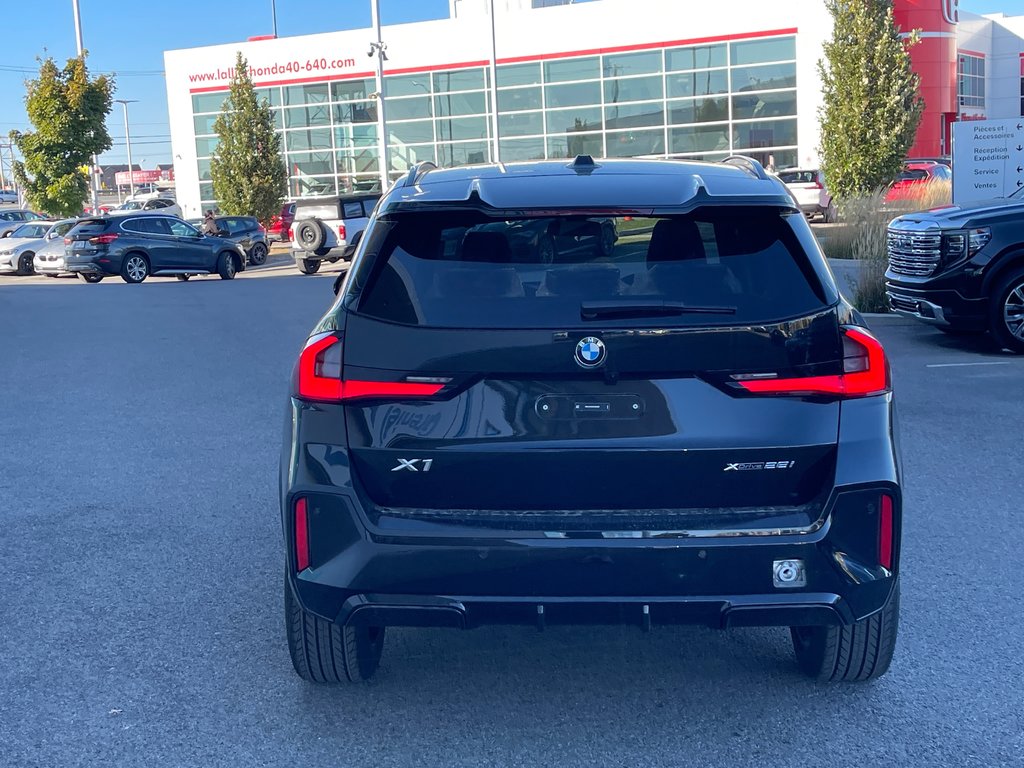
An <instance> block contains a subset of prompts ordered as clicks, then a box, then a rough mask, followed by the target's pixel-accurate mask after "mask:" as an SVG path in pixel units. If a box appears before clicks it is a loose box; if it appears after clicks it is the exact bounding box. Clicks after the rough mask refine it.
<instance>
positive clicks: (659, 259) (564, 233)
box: [349, 207, 826, 328]
mask: <svg viewBox="0 0 1024 768" xmlns="http://www.w3.org/2000/svg"><path fill="white" fill-rule="evenodd" d="M375 252H376V254H377V255H376V256H374V255H373V254H374V253H375ZM366 254H367V256H366V257H365V258H363V259H361V260H360V262H359V266H358V267H357V272H356V274H355V275H354V276H353V281H352V284H351V286H350V289H349V293H350V295H357V296H358V301H357V303H356V305H355V311H357V312H359V313H362V314H365V315H369V316H371V317H375V318H378V319H381V320H387V321H390V322H395V323H403V324H408V325H420V326H430V327H437V328H563V327H567V326H575V327H579V326H587V325H594V324H595V323H599V324H600V325H602V326H622V325H629V326H636V325H641V326H642V325H657V326H661V327H664V326H666V325H696V324H703V325H707V324H709V323H711V324H731V323H750V322H758V323H761V322H768V321H772V320H781V319H784V318H788V317H794V316H798V315H803V314H809V313H811V312H813V311H815V310H818V309H820V308H822V307H823V306H825V305H826V300H825V295H824V290H823V287H822V284H821V282H820V280H819V279H818V277H817V275H816V274H815V272H814V269H813V268H812V266H811V264H810V262H809V260H808V257H807V255H806V254H805V252H804V250H803V248H802V247H801V244H800V242H799V239H798V236H797V233H796V232H795V230H794V228H793V225H792V223H791V221H790V216H789V215H787V214H784V213H781V212H779V211H778V210H775V209H767V208H750V209H743V208H736V207H731V208H729V210H728V211H722V210H720V211H706V212H701V211H698V212H696V213H694V214H692V215H687V216H680V217H661V218H634V217H628V216H625V217H623V216H619V217H583V216H580V217H574V216H567V215H559V216H557V217H534V218H516V219H508V220H494V219H489V218H485V217H482V216H481V215H479V214H476V213H449V214H445V215H443V216H439V215H438V214H436V213H434V214H429V215H428V214H410V213H406V214H397V215H395V216H394V217H393V218H390V219H381V220H380V221H379V222H378V224H377V226H376V227H375V228H374V231H373V234H372V236H371V241H370V243H369V244H368V245H367V248H366ZM350 306H351V305H350ZM694 308H702V310H712V311H702V312H701V313H692V314H691V313H690V311H688V310H691V309H694ZM684 310H685V311H684ZM718 310H721V311H718Z"/></svg>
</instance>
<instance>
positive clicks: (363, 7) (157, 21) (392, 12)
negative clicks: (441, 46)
mask: <svg viewBox="0 0 1024 768" xmlns="http://www.w3.org/2000/svg"><path fill="white" fill-rule="evenodd" d="M694 1H696V2H701V3H702V4H703V3H704V0H694ZM771 1H772V2H785V1H786V0H771ZM818 1H820V0H801V2H818ZM7 2H13V3H15V4H17V5H18V6H19V7H22V8H23V9H24V8H25V5H24V4H23V3H22V2H21V0H7ZM638 2H642V0H638ZM80 5H81V13H82V33H83V38H84V41H85V47H86V48H87V49H88V50H89V54H90V56H89V65H90V67H91V68H92V70H93V71H97V72H99V71H113V72H119V73H121V74H120V75H119V76H118V78H117V93H116V94H115V97H116V98H122V99H137V100H138V103H135V104H132V105H131V107H130V110H131V124H132V154H133V159H134V160H135V162H137V163H140V164H142V165H143V166H144V167H147V168H151V167H153V166H154V165H155V164H156V163H159V162H169V161H170V157H171V151H170V142H169V136H168V131H169V128H168V125H167V95H166V92H165V90H164V81H163V77H162V76H161V75H160V74H159V72H160V70H161V69H162V68H163V52H164V51H165V50H168V49H172V48H190V47H194V46H201V45H214V44H218V43H228V42H233V41H237V40H244V39H246V38H247V37H251V36H253V35H262V34H268V33H270V31H271V18H270V0H170V2H150V1H149V0H80ZM71 7H72V3H71V0H34V1H33V2H32V3H31V7H30V9H27V10H26V12H25V13H24V14H19V16H20V18H18V19H17V20H16V21H15V22H14V23H13V24H10V25H7V26H6V28H5V32H6V34H5V35H4V45H3V46H2V47H0V136H4V137H6V135H7V132H8V131H9V130H11V129H12V128H17V129H19V130H27V129H28V128H29V127H30V126H29V125H28V122H27V120H28V118H27V117H26V115H25V109H24V93H25V89H24V81H25V79H26V78H28V77H31V76H32V75H33V73H34V72H35V68H36V66H37V65H36V57H37V56H46V55H51V56H53V57H54V58H56V59H57V60H58V61H63V60H64V59H66V58H67V57H69V56H73V55H74V54H75V27H74V18H73V16H72V12H71ZM380 7H381V18H382V21H383V23H384V24H401V23H405V22H410V21H421V20H423V19H434V18H443V17H445V16H447V15H448V0H380ZM960 7H961V8H962V9H963V10H966V11H972V12H974V13H992V12H999V11H1002V12H1004V13H1007V14H1011V15H1018V14H1024V0H960ZM369 25H370V0H277V28H278V34H279V35H281V36H282V37H283V36H291V35H302V34H309V33H313V32H328V31H332V30H337V29H355V28H359V27H368V26H369ZM109 125H110V133H111V136H112V137H113V138H114V142H115V146H114V148H113V149H112V150H111V151H110V152H108V153H107V154H106V155H104V157H103V158H101V161H105V162H112V163H117V162H122V163H123V162H126V152H125V147H124V124H123V118H122V113H121V107H120V105H116V104H115V105H114V111H113V112H112V113H111V116H110V119H109Z"/></svg>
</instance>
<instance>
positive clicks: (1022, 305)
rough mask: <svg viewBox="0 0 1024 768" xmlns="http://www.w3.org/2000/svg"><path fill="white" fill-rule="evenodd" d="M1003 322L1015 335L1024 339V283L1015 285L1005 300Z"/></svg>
mask: <svg viewBox="0 0 1024 768" xmlns="http://www.w3.org/2000/svg"><path fill="white" fill-rule="evenodd" d="M1003 322H1004V323H1006V330H1008V331H1009V332H1010V333H1011V334H1012V335H1013V336H1014V337H1016V338H1018V339H1020V340H1021V341H1024V283H1020V284H1018V285H1017V286H1015V287H1014V288H1013V289H1012V290H1011V291H1010V292H1009V294H1007V296H1006V301H1004V302H1003Z"/></svg>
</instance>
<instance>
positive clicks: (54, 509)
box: [0, 266, 1024, 768]
mask: <svg viewBox="0 0 1024 768" xmlns="http://www.w3.org/2000/svg"><path fill="white" fill-rule="evenodd" d="M335 274H336V268H330V269H327V270H326V271H325V273H324V274H322V275H317V276H315V277H304V276H301V275H298V274H296V273H295V270H294V268H293V267H290V266H287V267H280V268H270V269H265V270H261V271H259V272H256V273H252V274H251V275H250V274H246V275H242V276H240V277H239V279H237V280H235V281H233V282H231V283H227V282H223V281H221V280H219V279H194V280H192V281H190V282H188V283H181V282H177V281H174V280H159V279H154V280H151V281H147V282H146V283H144V284H142V285H137V286H130V285H125V284H123V283H121V281H120V280H110V281H104V282H103V283H102V284H100V285H86V284H84V283H81V282H78V281H74V280H48V279H45V278H28V279H21V280H20V281H19V280H16V279H0V392H2V393H3V405H2V407H0V499H2V500H3V512H2V514H3V516H4V525H3V535H2V536H0V562H2V563H3V566H4V567H3V571H2V573H0V606H2V609H3V616H2V621H0V654H2V658H3V663H2V664H0V691H3V695H2V696H0V765H3V766H19V767H20V766H79V765H81V766H100V765H103V766H138V765H147V766H203V768H212V767H213V766H256V765H260V766H264V765H265V766H278V765H288V766H303V765H309V766H319V765H339V766H345V765H371V764H372V765H374V766H414V765H415V766H456V765H467V766H469V765H472V766H492V765H493V766H518V765H523V766H527V765H530V766H532V765H544V766H570V765H587V766H596V765H599V766H606V765H607V766H611V765H620V766H632V765H651V766H669V765H673V766H674V765H701V766H705V765H716V766H717V765H720V766H746V765H750V766H774V765H825V764H834V765H849V764H854V763H856V764H862V765H899V766H907V765H915V766H916V765H920V766H935V765H960V766H963V765H985V766H990V765H1021V761H1022V759H1024V758H1022V757H1021V755H1022V753H1024V736H1022V734H1024V695H1022V691H1024V671H1022V667H1021V665H1020V662H1019V660H1020V658H1021V657H1022V656H1024V617H1022V616H1024V597H1022V590H1021V563H1022V559H1021V552H1022V550H1024V530H1022V526H1021V519H1020V517H1021V503H1020V491H1021V479H1020V478H1021V466H1022V465H1021V460H1022V457H1024V451H1022V448H1021V438H1020V436H1021V425H1022V424H1024V398H1022V397H1021V391H1022V387H1021V383H1022V382H1024V359H1017V358H1013V357H1011V356H1008V355H1005V354H1002V353H1000V352H998V351H996V350H994V349H992V348H990V347H989V346H988V345H987V343H986V342H985V341H984V340H977V339H974V340H963V339H954V338H948V337H946V336H943V335H942V334H940V333H938V332H937V331H934V330H932V329H929V328H927V327H924V326H922V325H919V324H917V323H913V322H910V321H904V320H893V319H886V320H884V321H880V322H879V323H878V324H877V325H876V326H875V328H876V331H877V332H878V334H879V335H880V336H881V338H882V340H883V341H884V342H885V343H886V345H887V348H888V350H889V353H890V355H891V358H892V363H893V368H894V376H895V381H896V387H897V396H898V400H899V403H900V409H901V426H902V443H903V457H904V469H905V475H906V476H905V487H906V510H907V512H906V515H907V516H906V523H905V532H904V536H905V540H904V541H905V543H904V555H903V564H902V567H903V577H902V578H903V613H902V621H903V623H902V627H901V638H900V643H899V646H898V648H897V656H896V659H895V661H894V663H893V668H892V670H891V671H890V673H889V674H888V675H887V676H886V677H884V678H882V679H881V680H880V681H878V682H876V683H874V684H866V685H859V686H835V685H821V684H816V683H812V682H808V681H807V680H805V679H803V678H802V677H801V676H800V675H799V674H798V672H797V670H796V667H795V664H794V662H793V658H792V654H791V649H790V646H789V637H788V633H786V632H784V631H782V630H774V629H771V630H768V629H745V630H733V631H730V632H728V633H723V632H716V631H712V630H707V629H702V628H688V627H683V628H656V629H655V631H654V632H652V633H650V634H647V635H644V634H642V633H641V632H640V631H639V630H638V629H635V628H610V629H609V628H560V627H555V628H551V629H549V630H548V631H547V632H544V633H537V632H535V631H532V630H529V629H523V628H494V629H482V630H476V631H473V632H465V633H458V632H453V631H444V630H395V631H392V632H390V633H389V636H388V642H387V645H386V647H385V651H384V659H383V662H382V667H381V670H380V672H379V673H378V676H377V677H376V678H375V679H374V681H373V682H372V683H371V684H369V685H367V686H362V687H343V688H314V687H310V686H309V685H308V684H306V683H303V682H302V681H301V680H299V678H298V677H296V676H295V674H294V673H293V671H292V669H291V664H290V661H289V659H288V653H287V650H286V648H285V642H284V625H283V617H282V608H281V591H282V590H281V568H282V551H283V550H282V542H281V532H280V525H279V518H278V510H277V506H276V501H275V493H276V485H277V479H276V475H275V472H276V465H277V457H278V450H279V446H280V442H281V426H282V416H283V408H284V397H285V392H286V386H287V379H288V376H289V373H290V369H291V365H292V362H293V360H294V357H295V355H296V353H297V350H298V348H299V346H300V344H301V343H302V341H303V339H304V338H305V334H306V332H307V330H308V329H309V328H310V327H311V325H312V324H313V323H314V321H315V320H316V319H317V318H318V316H319V314H320V313H321V312H322V311H323V309H324V308H325V307H326V305H327V303H328V302H329V300H330V298H331V290H330V286H331V280H332V279H333V277H334V275H335Z"/></svg>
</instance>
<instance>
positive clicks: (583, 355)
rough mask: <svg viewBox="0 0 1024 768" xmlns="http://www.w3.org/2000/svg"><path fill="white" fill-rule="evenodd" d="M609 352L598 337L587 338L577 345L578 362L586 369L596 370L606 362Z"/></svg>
mask: <svg viewBox="0 0 1024 768" xmlns="http://www.w3.org/2000/svg"><path fill="white" fill-rule="evenodd" d="M605 357H607V350H606V349H605V348H604V342H603V341H601V340H600V339H599V338H597V337H596V336H587V337H585V338H582V339H580V340H579V342H578V343H577V344H576V362H577V363H579V364H580V365H581V366H583V367H584V368H596V367H597V366H599V365H600V364H601V363H603V362H604V359H605Z"/></svg>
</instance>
